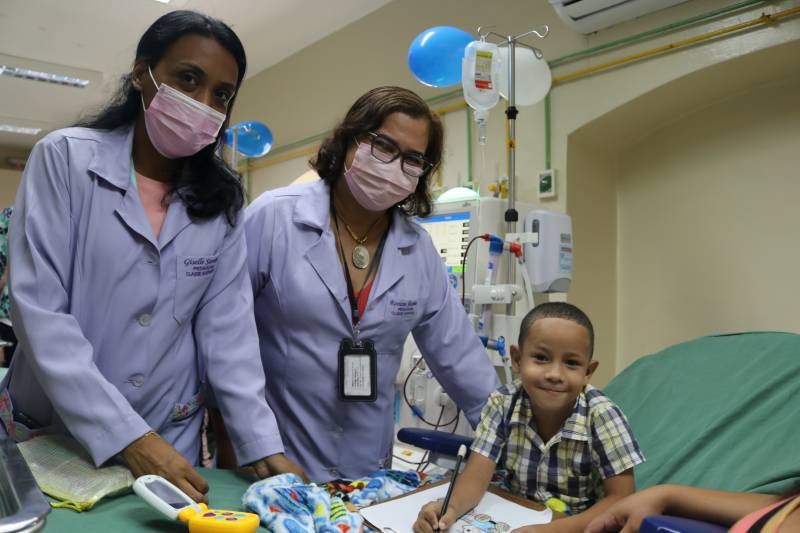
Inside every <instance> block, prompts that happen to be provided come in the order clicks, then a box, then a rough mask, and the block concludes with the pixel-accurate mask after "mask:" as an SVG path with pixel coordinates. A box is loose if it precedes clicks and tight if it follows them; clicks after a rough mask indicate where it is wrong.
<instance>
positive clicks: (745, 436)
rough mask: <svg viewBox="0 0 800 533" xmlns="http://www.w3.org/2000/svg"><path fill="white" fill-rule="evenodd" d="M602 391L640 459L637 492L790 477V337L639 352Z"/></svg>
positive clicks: (797, 338) (795, 379)
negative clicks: (618, 411) (628, 429)
mask: <svg viewBox="0 0 800 533" xmlns="http://www.w3.org/2000/svg"><path fill="white" fill-rule="evenodd" d="M604 392H605V393H606V394H607V395H608V396H609V397H610V398H612V399H613V400H614V401H615V402H616V403H617V404H618V405H619V406H620V407H621V408H622V410H623V411H624V412H625V414H626V415H627V417H628V420H629V421H630V424H631V426H632V427H633V432H634V435H635V436H636V438H637V439H638V440H639V444H640V445H641V447H642V450H643V451H644V454H645V457H646V458H647V461H646V462H645V463H644V464H641V465H639V466H637V467H636V468H635V474H636V485H637V488H639V489H642V488H646V487H649V486H652V485H657V484H660V483H678V484H684V485H693V486H698V487H707V488H715V489H720V490H729V491H739V492H748V491H750V492H765V493H780V492H782V491H784V490H787V489H789V488H790V487H791V486H792V485H793V484H794V483H796V482H798V481H799V480H800V335H796V334H791V333H771V332H758V333H741V334H735V335H721V336H714V337H704V338H701V339H696V340H693V341H689V342H685V343H682V344H678V345H675V346H672V347H670V348H667V349H666V350H664V351H662V352H659V353H657V354H654V355H649V356H646V357H642V358H640V359H638V360H637V361H635V362H634V363H633V364H632V365H631V366H629V367H628V368H626V369H625V370H624V371H623V372H622V373H620V374H619V375H618V376H617V377H615V378H614V379H613V380H612V381H611V383H609V384H608V386H607V387H606V388H605V390H604Z"/></svg>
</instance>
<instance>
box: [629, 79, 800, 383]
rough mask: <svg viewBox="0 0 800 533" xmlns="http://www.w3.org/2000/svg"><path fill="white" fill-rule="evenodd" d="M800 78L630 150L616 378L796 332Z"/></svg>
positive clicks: (799, 327) (717, 107) (677, 125)
mask: <svg viewBox="0 0 800 533" xmlns="http://www.w3.org/2000/svg"><path fill="white" fill-rule="evenodd" d="M798 95H800V77H797V76H795V77H794V78H793V79H792V78H790V79H788V80H783V81H780V82H777V83H774V84H770V85H768V86H763V87H758V88H755V89H753V90H752V91H748V92H746V93H744V94H740V95H737V96H735V97H732V98H729V99H726V100H723V101H720V102H717V103H715V104H714V105H712V106H710V107H708V108H705V109H702V110H699V111H697V112H695V113H692V114H690V115H688V116H685V117H683V118H682V119H681V120H678V121H675V122H673V123H671V124H669V125H667V126H665V127H664V128H662V129H660V130H658V131H656V132H654V133H653V134H651V135H650V136H648V137H647V138H646V139H644V140H643V141H642V142H640V143H638V144H636V145H633V146H631V148H630V150H629V151H628V152H627V153H626V154H625V155H624V157H622V158H621V159H622V164H621V165H620V174H619V189H618V202H619V204H618V214H619V273H618V279H619V344H618V348H619V361H618V363H619V366H620V369H621V368H622V367H623V366H625V365H627V364H629V363H630V362H632V361H633V360H634V359H635V358H636V357H638V356H640V355H642V354H646V353H651V352H653V351H656V350H659V349H661V348H663V347H665V346H668V345H671V344H674V343H677V342H681V341H684V340H688V339H691V338H694V337H698V336H702V335H710V334H715V333H729V332H737V331H750V330H779V331H793V332H800V322H798V316H800V282H798V268H797V265H798V264H800V247H798V246H797V242H798V241H797V229H798V228H800V209H798V208H797V203H798V198H800V176H798V171H797V169H798V168H800V151H798V148H800V141H799V140H800V98H798Z"/></svg>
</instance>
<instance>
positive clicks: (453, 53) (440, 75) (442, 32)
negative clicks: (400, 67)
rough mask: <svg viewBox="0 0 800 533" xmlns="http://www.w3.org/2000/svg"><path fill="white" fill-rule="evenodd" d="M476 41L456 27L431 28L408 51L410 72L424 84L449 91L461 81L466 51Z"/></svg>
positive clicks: (415, 40) (420, 35)
mask: <svg viewBox="0 0 800 533" xmlns="http://www.w3.org/2000/svg"><path fill="white" fill-rule="evenodd" d="M474 40H475V37H474V36H472V35H471V34H469V33H467V32H465V31H464V30H462V29H459V28H454V27H452V26H436V27H434V28H429V29H427V30H425V31H423V32H422V33H420V34H419V35H417V38H416V39H414V42H412V43H411V46H409V47H408V68H410V69H411V72H412V73H413V74H414V77H416V78H417V79H418V80H419V81H420V82H422V83H424V84H425V85H429V86H431V87H447V86H448V85H455V84H456V83H459V82H460V81H461V58H463V57H464V48H466V47H467V45H468V44H469V43H470V42H472V41H474Z"/></svg>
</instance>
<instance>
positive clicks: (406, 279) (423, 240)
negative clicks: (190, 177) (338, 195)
mask: <svg viewBox="0 0 800 533" xmlns="http://www.w3.org/2000/svg"><path fill="white" fill-rule="evenodd" d="M329 206H330V193H329V188H328V186H327V185H326V184H325V183H324V182H323V181H321V180H320V181H316V182H313V183H309V184H303V185H296V186H292V187H287V188H284V189H278V190H276V191H271V192H268V193H265V194H263V195H261V196H260V197H259V198H258V199H257V200H256V201H255V202H253V204H251V205H250V206H249V207H248V208H247V209H246V222H245V230H246V233H247V248H248V265H249V269H250V277H251V281H252V283H253V291H254V293H255V309H256V323H257V324H258V331H259V338H260V342H261V358H262V360H263V362H264V369H265V372H266V375H267V389H266V390H267V400H268V401H269V404H270V406H272V409H273V410H274V411H275V415H276V418H277V419H278V425H279V426H280V430H281V436H282V437H283V443H284V445H285V446H286V453H287V455H289V457H291V458H293V459H294V460H296V461H297V462H298V463H299V464H300V465H301V466H302V467H303V468H305V469H306V472H307V473H308V475H309V476H310V477H311V479H316V480H326V479H331V478H337V477H342V476H344V477H348V478H352V477H358V476H361V475H364V474H366V473H368V472H371V471H374V470H376V469H378V468H381V467H383V466H384V465H385V464H386V463H387V462H389V461H390V460H391V451H392V440H393V420H394V418H393V416H392V411H393V405H394V378H395V375H396V374H397V370H398V367H399V365H400V359H401V356H402V351H403V343H404V341H405V339H406V337H407V336H408V334H409V333H412V334H413V335H414V340H415V341H416V343H417V345H418V346H419V348H420V350H421V352H422V354H423V355H424V357H425V360H426V361H427V363H428V365H429V367H430V369H431V370H432V371H433V374H434V376H435V377H436V379H437V380H438V381H439V382H440V383H441V384H442V385H443V386H444V388H445V390H446V391H447V393H448V394H449V395H450V396H451V397H452V398H453V399H454V400H455V401H456V403H457V404H458V405H459V406H460V407H461V409H463V410H464V412H465V413H466V416H467V418H468V419H469V421H470V422H471V423H472V425H473V426H474V425H475V424H476V423H477V421H478V419H479V417H480V412H481V408H482V407H483V405H484V403H485V402H486V398H487V397H488V396H489V394H490V393H491V392H492V391H493V390H495V389H496V388H497V387H498V386H499V382H498V379H497V374H496V373H495V370H494V368H493V367H492V366H491V364H490V362H489V359H488V356H487V354H486V351H485V349H484V348H483V346H482V345H481V343H480V341H479V340H478V338H477V336H476V335H475V333H474V331H473V328H472V325H471V324H470V321H469V318H468V317H467V315H466V313H465V312H464V308H463V306H462V305H461V303H460V302H459V300H458V297H457V295H456V294H455V291H453V290H452V289H451V288H450V285H449V284H448V281H447V276H446V273H445V271H444V268H443V266H442V260H441V258H440V257H439V254H438V253H437V251H436V249H435V248H434V246H433V242H432V241H431V238H430V236H429V235H428V233H427V232H426V231H425V230H424V229H422V228H421V227H420V226H419V225H418V224H416V223H415V222H413V221H411V220H410V219H409V218H408V217H406V216H404V215H401V214H399V213H396V214H395V215H394V220H393V223H392V226H391V230H390V231H389V235H388V237H387V240H386V246H385V249H384V252H383V258H382V260H381V263H380V268H379V270H378V274H377V278H376V280H375V283H374V284H373V286H372V290H371V292H370V295H369V303H368V305H367V307H366V310H365V312H364V317H363V319H362V321H361V335H362V337H367V338H371V339H373V340H374V341H375V348H376V351H377V353H378V357H377V364H378V378H377V380H378V399H377V401H375V402H373V403H360V402H359V403H352V402H342V401H340V400H339V399H338V395H337V354H338V349H339V343H340V341H341V340H342V338H344V337H350V336H352V335H353V328H352V324H351V318H350V305H349V301H348V297H347V284H346V281H345V277H344V273H343V271H342V268H341V264H340V261H339V258H338V256H337V253H336V248H335V240H334V235H333V232H332V231H331V229H330V223H329V218H330V216H329Z"/></svg>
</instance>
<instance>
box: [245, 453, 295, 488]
mask: <svg viewBox="0 0 800 533" xmlns="http://www.w3.org/2000/svg"><path fill="white" fill-rule="evenodd" d="M242 470H244V471H246V472H253V473H255V474H256V475H257V476H258V477H259V478H260V479H264V478H267V477H270V476H277V475H278V474H289V473H291V474H297V475H298V476H299V477H300V479H302V480H303V483H308V477H307V476H306V473H305V471H303V469H302V468H300V466H299V465H297V464H295V463H294V462H292V461H291V460H290V459H289V458H288V457H286V455H284V454H282V453H276V454H275V455H269V456H267V457H264V458H263V459H259V460H258V461H256V462H254V463H251V464H249V465H247V466H246V467H244V468H243V469H242Z"/></svg>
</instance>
